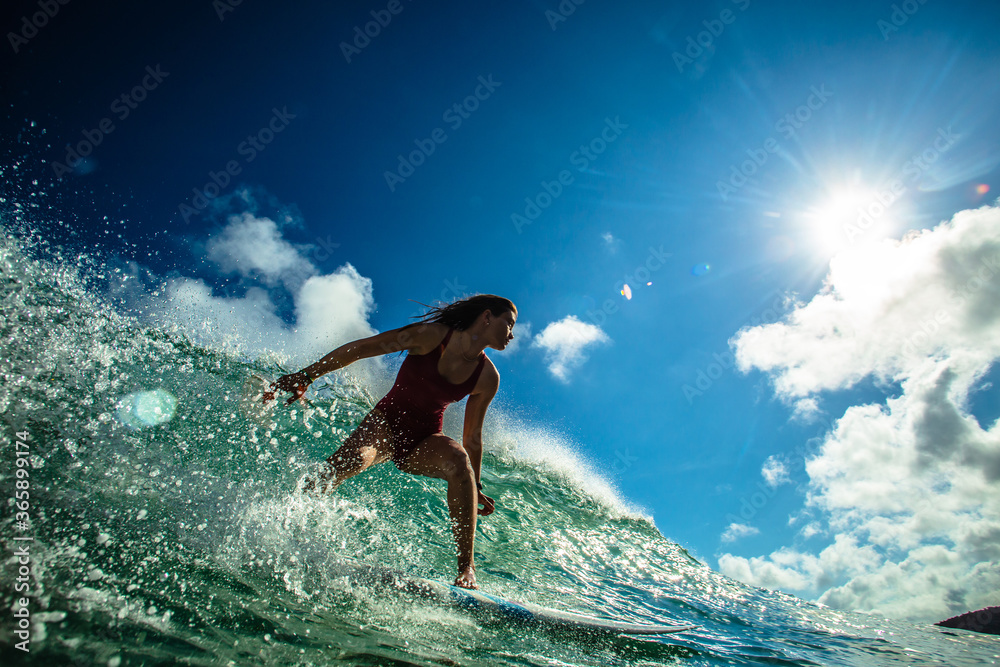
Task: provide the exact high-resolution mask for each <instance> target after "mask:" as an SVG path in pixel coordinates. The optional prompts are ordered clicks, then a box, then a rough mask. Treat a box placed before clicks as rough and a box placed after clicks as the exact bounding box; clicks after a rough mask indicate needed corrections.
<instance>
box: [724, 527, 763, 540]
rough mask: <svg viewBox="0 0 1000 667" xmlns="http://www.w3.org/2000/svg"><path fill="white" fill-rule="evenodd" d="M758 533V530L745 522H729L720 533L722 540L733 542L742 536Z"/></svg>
mask: <svg viewBox="0 0 1000 667" xmlns="http://www.w3.org/2000/svg"><path fill="white" fill-rule="evenodd" d="M752 535H760V530H759V529H758V528H755V527H753V526H751V525H749V524H745V523H731V524H729V527H728V528H726V531H725V532H724V533H722V541H723V542H735V541H736V540H738V539H740V538H742V537H750V536H752Z"/></svg>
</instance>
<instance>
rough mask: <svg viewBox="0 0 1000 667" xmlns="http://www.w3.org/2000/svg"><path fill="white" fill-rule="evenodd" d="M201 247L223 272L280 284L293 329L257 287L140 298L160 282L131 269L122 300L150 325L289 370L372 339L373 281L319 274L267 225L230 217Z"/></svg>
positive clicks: (194, 283) (342, 272)
mask: <svg viewBox="0 0 1000 667" xmlns="http://www.w3.org/2000/svg"><path fill="white" fill-rule="evenodd" d="M205 248H206V251H207V253H208V257H209V258H210V259H212V260H213V261H214V262H215V263H217V264H218V265H219V266H220V268H221V269H222V270H223V271H226V272H236V273H239V274H241V275H243V276H251V277H253V278H255V279H260V280H261V281H263V283H264V284H265V285H266V286H267V287H270V288H275V287H277V286H278V285H283V286H284V287H285V289H287V290H288V292H289V293H290V294H291V296H292V300H293V303H294V315H295V321H294V323H293V324H292V323H288V322H287V321H286V319H284V318H283V317H281V315H280V314H279V311H278V307H277V306H276V305H275V301H274V299H273V298H272V293H271V292H269V291H268V290H267V289H264V288H262V287H258V286H255V287H250V288H249V289H247V290H246V292H245V293H244V294H243V296H239V297H231V296H220V295H216V294H214V293H213V290H212V287H211V286H210V285H209V284H208V283H206V282H205V281H204V280H201V279H195V278H187V277H180V278H171V279H169V280H166V281H165V282H163V283H162V286H161V288H160V289H152V290H149V289H147V290H145V291H143V290H141V289H139V284H141V283H143V282H146V283H148V282H150V281H151V280H157V279H156V278H155V276H152V277H145V278H143V277H142V276H141V275H140V273H141V272H140V271H139V269H138V267H135V266H133V267H132V276H131V280H130V281H128V285H130V287H127V288H122V290H121V293H120V294H119V296H122V297H123V298H125V299H126V300H127V301H128V302H129V304H130V306H131V307H132V308H133V309H134V310H137V311H139V312H144V313H146V316H147V317H148V318H149V319H151V320H152V321H154V322H156V323H158V324H163V325H167V326H172V327H177V328H178V329H180V330H182V331H184V332H185V333H186V334H187V335H189V336H191V337H192V338H193V339H194V340H196V341H198V342H199V343H201V344H205V345H209V346H212V347H216V348H220V349H228V350H234V351H237V352H239V353H241V354H246V355H250V356H258V355H261V354H271V355H277V356H278V357H279V358H280V359H281V360H282V361H283V362H285V363H288V364H291V365H304V364H306V363H311V362H313V361H316V360H317V359H319V358H320V357H321V356H322V355H324V354H326V353H327V352H329V351H330V350H332V349H334V348H335V347H337V346H339V345H341V344H343V343H346V342H349V341H351V340H355V339H358V338H363V337H366V336H370V335H372V334H373V333H375V330H374V329H373V328H372V327H371V326H370V325H369V324H368V317H369V316H370V315H371V313H372V311H373V309H374V307H375V303H374V299H373V296H372V281H371V280H370V279H369V278H366V277H364V276H362V275H360V274H359V273H358V271H357V269H355V268H354V267H353V266H351V265H350V264H344V265H343V266H341V267H340V268H338V269H337V270H336V271H334V272H333V273H329V274H326V275H316V274H317V270H316V268H315V267H314V266H313V265H312V263H310V262H309V260H308V259H307V258H305V257H304V256H302V255H301V254H300V253H299V251H298V250H297V249H296V248H295V247H294V246H292V244H290V243H288V241H286V240H285V239H284V238H283V237H282V235H281V232H280V230H279V228H278V225H277V224H276V223H275V222H274V221H272V220H271V219H269V218H258V217H255V216H253V215H251V214H250V213H244V214H241V215H234V216H231V217H230V218H229V224H227V225H226V227H224V228H223V229H222V231H221V232H220V233H219V234H217V235H216V236H213V237H211V238H210V239H209V240H208V241H207V242H206V244H205ZM376 363H377V362H376ZM357 370H358V371H361V370H362V369H361V368H360V367H359V368H358V369H357Z"/></svg>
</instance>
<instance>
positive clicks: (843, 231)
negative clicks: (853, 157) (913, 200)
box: [805, 187, 892, 257]
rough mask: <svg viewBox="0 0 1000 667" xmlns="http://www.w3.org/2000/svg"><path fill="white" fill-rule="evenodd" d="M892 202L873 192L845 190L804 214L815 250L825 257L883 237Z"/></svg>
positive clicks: (859, 189) (855, 188) (889, 222)
mask: <svg viewBox="0 0 1000 667" xmlns="http://www.w3.org/2000/svg"><path fill="white" fill-rule="evenodd" d="M891 205H892V201H886V198H885V197H884V196H883V195H881V194H880V193H878V192H876V191H875V190H871V189H868V188H864V187H844V188H840V189H836V190H833V191H831V192H830V193H829V194H828V196H827V197H826V199H824V200H822V201H821V202H820V203H819V204H817V205H816V206H814V207H812V208H810V209H809V210H808V211H807V212H806V216H805V218H806V224H807V225H808V226H809V231H810V235H811V237H812V238H813V241H814V245H815V246H816V248H817V251H818V252H820V253H821V254H823V255H826V256H828V257H832V256H833V255H837V254H840V253H842V252H844V251H847V250H850V249H851V248H856V247H859V246H861V245H867V244H869V243H871V242H873V241H877V240H879V239H881V238H884V237H885V235H886V231H887V230H889V229H891V228H892V220H891V217H890V213H889V208H890V207H891Z"/></svg>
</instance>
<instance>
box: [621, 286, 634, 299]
mask: <svg viewBox="0 0 1000 667" xmlns="http://www.w3.org/2000/svg"><path fill="white" fill-rule="evenodd" d="M622 296H623V297H625V298H626V299H627V300H629V301H631V300H632V288H631V287H629V286H628V284H627V283H626V284H625V285H624V286H623V287H622Z"/></svg>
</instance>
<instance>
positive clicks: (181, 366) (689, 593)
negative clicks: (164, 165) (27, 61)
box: [0, 234, 1000, 665]
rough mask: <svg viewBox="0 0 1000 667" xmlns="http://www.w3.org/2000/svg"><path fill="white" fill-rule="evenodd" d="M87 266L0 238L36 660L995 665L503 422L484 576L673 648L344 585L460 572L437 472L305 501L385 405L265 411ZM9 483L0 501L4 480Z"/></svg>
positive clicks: (6, 363) (10, 435) (552, 439)
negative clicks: (312, 476)
mask: <svg viewBox="0 0 1000 667" xmlns="http://www.w3.org/2000/svg"><path fill="white" fill-rule="evenodd" d="M75 265H76V262H71V261H67V260H65V259H62V258H61V257H59V256H58V254H51V255H50V256H48V257H44V256H41V253H34V254H32V253H31V252H30V251H27V250H25V249H24V248H23V247H22V245H21V244H19V243H17V242H16V241H15V240H14V239H13V238H12V236H11V235H9V234H5V236H4V240H3V241H2V242H0V271H2V273H0V304H2V308H0V312H2V319H0V332H2V335H3V340H4V346H5V350H4V354H3V355H2V358H0V375H2V377H3V378H4V382H3V383H2V386H0V415H2V428H3V429H4V431H3V438H4V443H5V448H4V451H5V454H4V456H5V459H4V461H3V465H2V468H0V470H2V475H3V480H4V484H3V488H4V489H12V488H13V486H14V485H13V483H12V482H13V479H14V477H15V475H14V472H13V471H14V469H15V466H14V465H13V464H12V462H13V460H14V455H13V454H12V453H11V452H12V451H13V444H12V441H13V440H14V438H15V434H18V433H20V434H25V439H24V440H25V444H26V447H27V450H28V451H29V452H30V455H28V456H27V460H28V461H29V463H30V465H29V466H27V470H28V471H29V474H30V477H29V480H30V508H29V510H28V514H29V515H30V521H29V522H27V523H26V525H24V526H19V525H15V517H14V516H13V514H12V513H5V514H4V515H3V518H2V520H0V531H2V532H0V534H2V535H3V536H4V537H5V542H6V545H5V547H4V548H5V551H6V554H7V557H6V558H5V560H4V572H3V580H2V581H3V583H2V584H0V595H2V603H3V608H4V609H8V610H9V609H13V608H14V606H15V601H16V600H17V599H19V598H21V597H22V596H24V595H25V593H24V592H23V591H20V590H17V589H15V583H16V582H17V578H18V576H19V569H18V568H19V565H18V562H17V559H16V558H10V557H9V555H10V554H11V553H12V551H13V549H14V547H12V546H11V544H12V542H11V540H10V539H9V538H10V536H13V535H20V536H30V537H31V538H32V541H31V542H30V575H29V576H28V577H27V580H28V583H29V584H30V590H29V592H28V593H27V595H29V596H30V604H29V607H30V610H31V619H30V631H31V644H30V648H31V653H30V654H24V653H22V652H21V651H18V650H16V649H15V648H14V644H15V643H16V642H17V641H19V639H18V636H17V635H15V634H12V628H13V627H14V626H12V625H11V624H10V623H8V622H7V621H5V622H4V624H3V629H2V631H0V637H2V638H3V643H4V648H3V659H4V663H5V664H16V663H14V662H12V660H14V659H16V660H19V661H22V662H23V661H25V660H29V661H31V662H35V663H36V664H81V665H82V664H87V665H89V664H108V665H125V664H161V663H163V664H165V663H173V662H184V663H187V664H206V665H207V664H213V665H215V664H266V665H284V664H295V665H305V664H317V665H321V664H329V663H330V662H332V661H335V660H340V661H343V662H345V663H347V664H359V665H375V664H378V665H384V664H422V665H432V664H433V665H440V664H449V665H455V664H461V665H480V664H481V665H498V664H501V665H503V664H509V665H524V664H563V665H635V664H649V665H652V664H674V663H681V664H699V665H701V664H704V665H716V664H719V665H721V664H765V663H766V664H784V665H816V664H841V665H870V664H884V665H910V664H948V665H962V664H968V665H971V664H984V663H987V662H990V661H995V659H996V655H997V653H998V652H1000V645H998V643H997V641H996V639H995V638H992V637H985V636H977V635H972V634H970V633H966V632H961V631H954V632H953V631H946V630H943V629H941V628H936V627H924V626H915V625H910V624H905V623H899V622H893V621H887V620H883V619H880V618H876V617H871V616H863V615H859V614H852V613H844V612H837V611H833V610H830V609H826V608H822V607H819V606H817V605H815V604H812V603H808V602H804V601H802V600H798V599H795V598H793V597H791V596H787V595H782V594H778V593H772V592H769V591H764V590H760V589H754V588H751V587H748V586H745V585H743V584H740V583H737V582H734V581H731V580H728V579H726V578H725V577H722V576H721V575H719V574H717V573H715V572H713V571H712V570H710V569H709V568H707V567H705V566H704V565H703V564H701V563H699V562H698V561H696V560H695V559H693V558H692V557H691V556H689V555H688V553H687V552H686V551H685V550H684V549H683V548H682V547H680V546H679V545H677V544H674V543H672V542H670V541H668V540H667V539H665V538H664V537H663V536H662V535H661V534H660V533H659V532H658V530H657V529H656V527H655V526H654V525H653V524H652V523H651V521H650V520H649V519H647V518H645V517H644V516H642V514H641V513H640V512H638V511H637V510H635V509H634V508H631V507H630V506H629V505H628V503H627V502H625V501H623V500H622V499H621V498H620V497H619V496H618V494H617V492H616V491H615V490H614V488H613V486H612V485H611V484H610V483H609V482H608V481H607V480H606V479H605V478H603V477H602V476H601V475H600V474H599V473H597V472H595V471H594V470H592V469H591V468H589V467H588V466H587V465H586V464H585V463H584V462H583V461H582V460H581V459H580V457H579V456H577V455H575V454H574V452H573V450H572V448H571V447H569V446H568V445H565V444H563V443H561V442H560V441H559V438H558V436H556V435H554V434H551V433H547V432H545V431H541V430H538V429H533V428H530V427H520V426H513V425H506V424H504V423H502V422H501V423H500V424H499V425H495V426H494V429H493V431H494V432H493V433H491V434H490V436H491V437H490V441H492V442H494V443H496V444H495V446H494V449H493V450H492V451H491V452H488V453H487V455H486V460H485V463H484V482H485V483H486V484H487V485H488V486H489V487H490V488H491V489H492V490H494V491H495V494H494V495H495V496H496V497H497V498H498V501H499V502H498V505H497V511H496V513H495V514H494V515H492V516H490V517H489V518H486V519H484V520H482V521H481V522H480V530H479V534H478V539H477V556H476V557H477V562H478V566H479V568H478V569H479V578H480V583H481V585H482V586H483V587H484V589H485V590H487V591H488V592H491V593H494V594H498V595H502V596H505V597H511V598H515V599H521V600H525V601H530V602H534V603H537V604H542V605H546V606H550V607H555V608H560V609H568V610H571V611H578V612H582V613H589V614H598V615H602V616H606V617H610V618H615V619H619V620H624V621H630V622H639V623H642V622H649V623H658V622H676V623H693V624H697V625H698V626H700V627H699V629H697V630H695V631H693V632H689V633H685V634H683V635H674V636H670V637H665V638H655V637H654V638H632V637H607V636H594V637H586V636H577V635H574V636H569V635H566V634H560V633H558V632H555V631H552V630H545V629H543V628H535V627H531V626H527V627H525V626H511V625H508V624H505V623H490V622H484V621H481V620H477V619H474V618H472V617H470V616H468V615H466V614H465V613H463V612H462V611H461V610H457V609H452V608H448V607H441V606H435V605H432V604H430V603H428V602H426V601H423V600H420V599H415V598H412V597H407V596H406V595H404V594H402V593H399V592H397V591H395V590H393V589H391V588H389V589H386V588H380V587H379V586H377V585H374V584H364V583H363V582H359V581H358V580H357V579H356V578H353V577H352V576H351V573H352V571H354V567H355V565H357V564H358V563H367V564H375V565H386V566H390V567H393V568H396V569H399V570H403V571H405V572H408V573H411V574H415V575H420V576H425V577H431V578H436V579H444V580H449V579H450V577H451V576H452V570H453V569H454V554H453V549H454V546H453V544H452V541H451V535H450V530H449V527H448V520H447V516H448V512H447V507H446V504H445V489H444V486H443V483H441V482H439V481H437V480H431V479H426V478H418V477H411V476H407V475H404V474H401V473H399V472H398V471H395V470H394V469H393V468H392V467H391V466H385V465H384V466H378V467H376V468H375V469H374V470H372V471H370V472H368V473H366V474H364V475H361V476H359V477H357V478H354V479H351V480H348V481H347V482H346V483H344V484H343V485H342V486H341V487H340V488H339V489H338V491H337V493H336V494H335V495H332V496H330V497H326V498H320V499H316V498H309V497H304V496H301V495H299V494H297V493H295V490H294V489H295V485H296V481H297V480H298V479H299V478H300V477H301V475H302V474H303V473H304V471H305V469H306V467H307V466H309V465H311V464H312V463H313V462H315V461H317V460H320V459H322V458H324V457H326V456H327V455H329V453H330V452H331V451H332V450H333V449H334V448H335V447H336V446H337V445H338V444H339V443H340V442H341V441H342V440H343V438H344V437H345V436H346V435H347V434H348V433H349V432H350V431H351V429H352V428H353V427H354V426H355V425H356V424H357V423H358V422H359V421H360V419H361V418H362V417H363V415H364V414H365V412H366V411H367V410H368V409H369V408H370V406H371V405H372V402H373V399H372V397H371V395H370V392H369V391H368V390H367V388H366V387H364V386H362V385H361V384H360V383H359V382H358V381H353V380H346V381H344V382H343V383H341V384H338V385H333V386H331V387H328V388H327V389H326V390H324V392H323V393H322V394H321V395H320V396H319V397H318V398H316V399H315V404H316V406H317V407H320V408H322V411H323V413H325V415H327V416H324V415H323V414H321V413H320V411H319V410H311V409H303V408H296V409H288V410H277V411H275V412H274V413H273V414H272V418H271V421H269V422H267V423H266V424H264V425H255V424H253V423H250V422H248V421H246V420H245V419H244V418H243V417H242V416H241V414H240V410H239V399H240V388H241V386H242V383H243V381H244V379H245V378H246V377H247V376H248V375H249V374H250V373H253V372H257V373H264V374H271V375H274V374H277V373H278V372H280V371H279V369H278V368H277V367H276V366H274V365H269V364H267V363H264V362H249V361H247V360H245V359H242V358H240V357H238V356H237V355H235V354H228V353H223V352H218V351H213V350H210V349H207V348H205V347H201V346H198V345H196V344H194V343H193V342H191V340H190V339H188V338H186V337H185V336H184V335H182V334H179V333H176V332H168V331H165V330H163V329H158V328H156V327H150V326H146V325H143V324H142V323H141V322H138V321H136V320H135V319H133V318H130V317H127V316H124V315H121V314H119V313H117V312H116V311H115V310H114V309H113V308H112V307H110V306H109V305H108V304H107V303H105V302H104V301H103V300H102V299H101V298H100V296H99V295H98V294H97V293H96V292H95V291H94V290H93V289H92V288H88V287H87V283H86V281H85V279H84V277H82V276H81V275H80V273H79V271H78V269H76V268H75ZM5 493H6V492H5Z"/></svg>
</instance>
